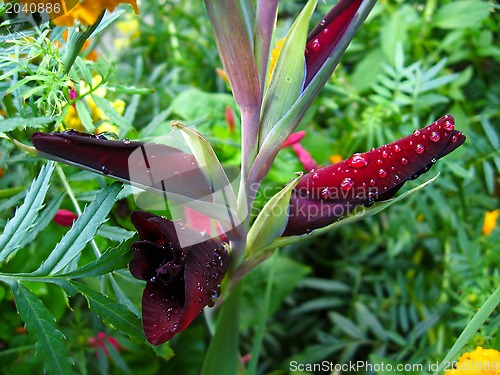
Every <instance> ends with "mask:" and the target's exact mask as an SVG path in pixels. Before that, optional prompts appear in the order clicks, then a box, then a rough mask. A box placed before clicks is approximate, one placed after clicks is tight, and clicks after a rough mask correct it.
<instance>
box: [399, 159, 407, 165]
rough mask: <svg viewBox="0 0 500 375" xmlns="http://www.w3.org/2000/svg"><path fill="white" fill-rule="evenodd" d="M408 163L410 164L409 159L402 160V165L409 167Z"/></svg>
mask: <svg viewBox="0 0 500 375" xmlns="http://www.w3.org/2000/svg"><path fill="white" fill-rule="evenodd" d="M408 163H409V162H408V159H406V158H401V164H403V165H408Z"/></svg>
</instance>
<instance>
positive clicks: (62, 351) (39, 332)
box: [11, 282, 73, 374]
mask: <svg viewBox="0 0 500 375" xmlns="http://www.w3.org/2000/svg"><path fill="white" fill-rule="evenodd" d="M11 287H12V293H13V294H14V299H15V300H16V307H17V311H18V312H19V315H20V316H21V319H22V320H23V321H24V322H25V323H26V328H27V329H28V332H29V333H30V335H32V336H33V338H34V339H35V340H36V345H35V347H36V354H37V356H38V357H40V358H41V359H42V360H43V362H44V365H45V368H46V370H47V372H48V373H50V374H73V371H72V368H71V365H72V361H71V359H70V358H69V356H68V348H67V347H66V339H65V337H64V335H63V334H62V333H61V332H60V331H59V330H58V329H57V328H56V324H55V318H54V316H53V315H52V314H51V313H50V312H49V310H47V308H46V307H45V306H44V305H43V303H42V301H40V299H38V297H37V296H35V295H34V294H33V293H31V292H30V291H29V289H28V288H26V287H25V286H24V285H23V284H21V283H20V282H12V283H11Z"/></svg>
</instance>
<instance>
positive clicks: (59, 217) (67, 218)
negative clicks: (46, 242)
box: [52, 209, 78, 227]
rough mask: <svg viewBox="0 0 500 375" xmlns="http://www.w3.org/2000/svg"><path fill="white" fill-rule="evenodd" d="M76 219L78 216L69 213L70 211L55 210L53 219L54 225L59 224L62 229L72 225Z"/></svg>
mask: <svg viewBox="0 0 500 375" xmlns="http://www.w3.org/2000/svg"><path fill="white" fill-rule="evenodd" d="M76 219H78V215H77V214H75V213H74V212H71V211H70V210H65V209H61V210H57V212H56V214H55V216H54V218H53V219H52V220H54V222H55V223H57V224H59V225H60V226H63V227H70V226H72V225H73V222H74V221H75V220H76Z"/></svg>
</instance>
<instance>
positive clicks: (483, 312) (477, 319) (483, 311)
mask: <svg viewBox="0 0 500 375" xmlns="http://www.w3.org/2000/svg"><path fill="white" fill-rule="evenodd" d="M499 305H500V287H498V288H497V289H496V290H495V291H494V292H493V294H492V295H491V296H490V298H488V299H487V300H486V302H485V303H484V304H483V306H481V308H480V309H479V311H478V312H477V313H476V315H474V317H473V318H472V319H471V321H470V322H469V324H467V327H465V329H464V330H463V331H462V333H461V334H460V336H459V337H458V339H457V341H456V342H455V344H454V345H453V346H452V348H451V349H450V351H449V352H448V354H447V355H446V357H444V359H443V360H442V361H441V362H440V365H439V368H438V369H437V370H436V371H435V372H434V374H433V375H437V374H441V373H442V371H443V368H444V367H445V366H446V364H447V363H452V361H453V360H455V359H457V356H458V353H459V352H460V350H462V348H463V347H464V346H465V345H466V344H467V342H468V341H469V340H471V339H472V337H473V336H474V334H475V333H476V332H477V330H478V329H479V328H480V327H481V326H482V325H483V324H484V322H485V321H486V320H487V319H488V317H489V316H490V315H491V313H492V312H493V311H495V309H496V308H497V307H498V306H499Z"/></svg>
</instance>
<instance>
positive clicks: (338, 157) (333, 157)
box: [330, 154, 344, 164]
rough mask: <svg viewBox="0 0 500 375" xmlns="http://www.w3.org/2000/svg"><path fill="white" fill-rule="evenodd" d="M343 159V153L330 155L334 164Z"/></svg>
mask: <svg viewBox="0 0 500 375" xmlns="http://www.w3.org/2000/svg"><path fill="white" fill-rule="evenodd" d="M342 160H344V158H343V157H342V155H339V154H335V155H332V156H330V163H332V164H337V163H340V162H341V161H342Z"/></svg>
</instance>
